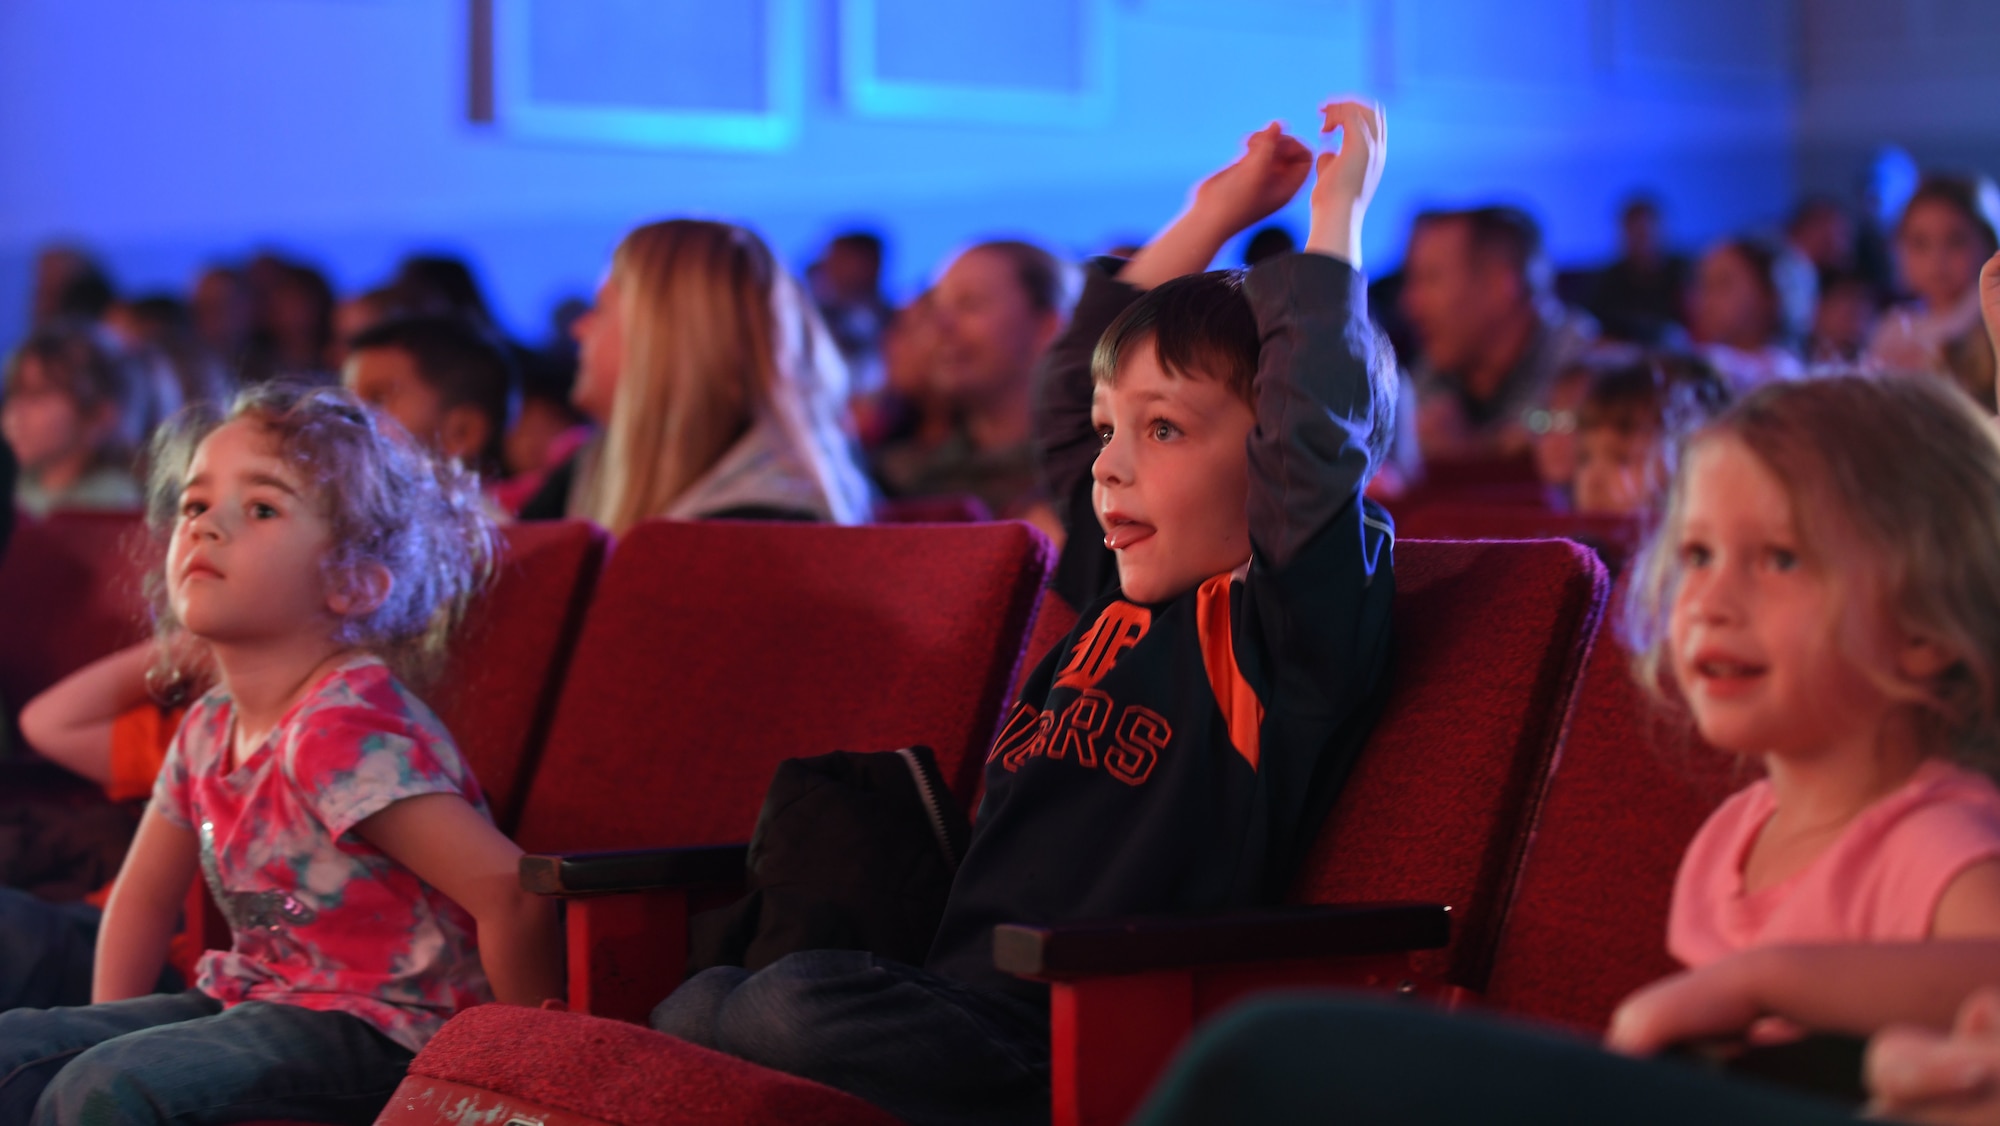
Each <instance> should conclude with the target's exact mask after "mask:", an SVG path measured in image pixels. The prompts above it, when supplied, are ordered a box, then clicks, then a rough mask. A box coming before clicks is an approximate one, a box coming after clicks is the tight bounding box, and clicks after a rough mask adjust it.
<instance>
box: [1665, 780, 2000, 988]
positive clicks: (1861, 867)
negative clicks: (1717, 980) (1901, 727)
mask: <svg viewBox="0 0 2000 1126" xmlns="http://www.w3.org/2000/svg"><path fill="white" fill-rule="evenodd" d="M1775 808H1776V803H1775V802H1774V801H1773V800H1772V796H1771V784H1770V782H1768V781H1763V782H1756V783H1753V784H1751V785H1750V786H1748V787H1745V788H1744V789H1743V790H1741V791H1739V792H1738V793H1736V794H1735V795H1734V796H1733V797H1731V798H1730V799H1729V800H1728V801H1725V802H1723V803H1722V806H1721V808H1719V809H1717V810H1716V811H1715V812H1714V813H1713V814H1710V815H1709V818H1708V821H1707V822H1705V823H1704V824H1703V825H1702V827H1701V831H1700V832H1698V833H1696V834H1695V837H1694V841H1693V842H1692V843H1690V844H1689V845H1688V850H1687V853H1686V855H1685V856H1683V857H1682V858H1681V868H1680V874H1679V876H1678V877H1677V878H1676V879H1675V881H1674V898H1673V905H1672V907H1671V908H1670V909H1669V910H1668V914H1667V950H1668V951H1669V952H1670V953H1672V954H1673V956H1674V957H1675V958H1678V959H1679V960H1680V961H1681V963H1682V964H1684V965H1687V966H1691V967H1700V966H1705V965H1707V964H1708V963H1710V962H1713V961H1716V960H1717V959H1720V958H1722V957H1724V956H1726V955H1729V954H1734V953H1736V952H1737V951H1739V950H1746V949H1749V948H1750V947H1753V946H1768V945H1775V944H1779V943H1819V942H1920V941H1922V940H1924V939H1926V938H1929V937H1930V934H1931V922H1932V920H1933V919H1934V918H1935V917H1936V915H1937V907H1938V901H1939V900H1941V899H1942V898H1944V893H1945V889H1946V888H1948V887H1950V886H1951V882H1952V880H1954V879H1956V878H1957V877H1958V875H1959V874H1960V873H1961V872H1964V871H1965V870H1966V869H1967V868H1969V867H1971V866H1972V865H1974V864H1977V863H1979V862H1981V861H1984V860H1991V859H1994V858H1996V857H2000V788H1996V787H1995V786H1994V784H1993V782H1992V781H1991V780H1990V779H1988V778H1987V777H1986V776H1984V775H1981V774H1975V773H1973V772H1972V771H1969V770H1966V769H1964V768H1963V767H1959V766H1954V765H1952V764H1950V763H1948V762H1945V761H1943V760H1942V759H1930V760H1927V761H1926V762H1925V763H1924V764H1923V765H1922V766H1919V767H1918V768H1917V771H1916V773H1915V774H1913V775H1911V776H1910V780H1909V781H1907V782H1905V783H1903V784H1902V785H1901V786H1899V787H1897V788H1896V789H1895V790H1893V791H1891V792H1890V793H1888V794H1885V795H1883V796H1882V797H1880V798H1877V799H1876V800H1875V801H1874V803H1873V804H1871V805H1869V806H1868V808H1866V809H1864V810H1862V811H1861V812H1860V813H1859V814H1857V815H1856V816H1855V818H1854V819H1853V820H1852V821H1850V822H1848V823H1847V826H1846V828H1844V829H1842V830H1841V832H1840V836H1839V837H1837V838H1835V839H1834V841H1833V842H1832V843H1831V844H1829V845H1827V847H1826V850H1825V851H1824V852H1822V853H1820V854H1819V855H1818V856H1817V857H1814V858H1813V860H1812V862H1811V863H1809V864H1807V865H1806V866H1805V867H1804V868H1801V869H1800V870H1799V871H1797V872H1795V873H1793V874H1792V875H1791V876H1790V877H1788V878H1786V879H1784V880H1782V881H1780V882H1778V883H1776V884H1773V885H1771V886H1770V887H1767V888H1761V889H1759V890H1758V891H1756V892H1754V893H1752V892H1746V891H1744V889H1743V862H1744V860H1745V859H1747V858H1748V857H1749V855H1750V849H1751V846H1753V845H1754V844H1756V843H1757V836H1758V834H1759V833H1761V832H1762V831H1763V828H1764V823H1765V822H1767V821H1769V820H1770V819H1771V814H1772V812H1773V810H1774V809H1775Z"/></svg>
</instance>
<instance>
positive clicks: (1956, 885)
mask: <svg viewBox="0 0 2000 1126" xmlns="http://www.w3.org/2000/svg"><path fill="white" fill-rule="evenodd" d="M1931 937H1932V938H1934V939H1935V938H1968V939H1969V938H2000V860H1985V861H1981V862H1980V863H1977V864H1974V865H1972V866H1971V867H1969V868H1967V869H1965V870H1964V871H1963V872H1960V873H1959V874H1958V875H1956V876H1953V877H1952V880H1951V883H1949V884H1946V885H1945V889H1944V894H1943V895H1941V896H1939V897H1938V905H1937V912H1936V914H1934V915H1933V916H1932V917H1931ZM1996 984H2000V982H1996Z"/></svg>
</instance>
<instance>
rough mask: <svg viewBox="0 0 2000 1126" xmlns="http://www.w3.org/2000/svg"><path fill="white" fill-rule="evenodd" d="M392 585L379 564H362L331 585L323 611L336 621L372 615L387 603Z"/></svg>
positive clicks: (384, 569) (394, 580)
mask: <svg viewBox="0 0 2000 1126" xmlns="http://www.w3.org/2000/svg"><path fill="white" fill-rule="evenodd" d="M395 585H396V576H395V575H393V574H391V573H390V571H389V568H387V567H384V566H383V565H381V564H380V563H375V562H372V561H371V562H367V563H362V564H360V565H358V566H356V567H354V568H353V569H352V570H349V571H348V572H347V573H346V574H344V575H342V576H340V578H339V579H338V580H337V581H336V582H335V583H334V587H333V590H332V592H330V593H329V594H328V595H327V596H326V608H327V609H329V610H331V611H333V613H334V615H335V616H336V617H342V618H346V617H351V616H353V615H356V614H372V613H374V612H375V611H376V610H378V609H380V608H381V606H382V604H383V603H384V602H387V601H388V600H389V591H390V590H391V589H393V588H394V587H395Z"/></svg>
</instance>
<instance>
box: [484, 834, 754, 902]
mask: <svg viewBox="0 0 2000 1126" xmlns="http://www.w3.org/2000/svg"><path fill="white" fill-rule="evenodd" d="M749 852H750V846H749V845H742V844H731V845H697V846H694V847H690V848H641V849H630V850H626V851H622V852H556V853H547V854H543V855H535V854H529V855H527V856H523V857H521V888H522V890H524V891H531V892H534V893H535V894H536V895H559V896H572V895H606V894H610V893H614V892H630V891H646V890H648V889H651V888H671V887H702V886H705V885H710V884H732V883H741V882H742V881H743V869H744V863H745V860H746V858H747V856H748V854H749Z"/></svg>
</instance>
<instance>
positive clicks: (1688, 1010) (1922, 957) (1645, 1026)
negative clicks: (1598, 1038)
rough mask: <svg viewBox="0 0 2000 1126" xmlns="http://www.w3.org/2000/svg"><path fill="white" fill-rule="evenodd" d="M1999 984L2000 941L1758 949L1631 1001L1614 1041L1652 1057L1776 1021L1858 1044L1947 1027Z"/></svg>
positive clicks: (1610, 1036)
mask: <svg viewBox="0 0 2000 1126" xmlns="http://www.w3.org/2000/svg"><path fill="white" fill-rule="evenodd" d="M1992 984H2000V940H1992V939H1986V940H1980V941H1964V942H1952V941H1937V940H1933V941H1929V942H1893V943H1890V942H1877V943H1854V944H1841V945H1821V946H1765V947H1757V948H1753V949H1750V950H1745V951H1743V952H1742V953H1739V954H1733V955H1730V956H1729V957H1727V958H1723V959H1721V960H1719V961H1716V962H1713V963H1711V964H1709V965H1706V966H1703V967H1702V968H1700V969H1698V970H1686V971H1683V972H1681V973H1678V974H1675V975H1673V976H1671V977H1667V978H1662V979H1661V980H1659V981H1656V982H1654V983H1653V984H1651V985H1648V986H1646V987H1645V988H1644V989H1641V990H1639V991H1638V992H1636V993H1634V994H1632V996H1630V997H1628V998H1626V999H1625V1002H1624V1003H1623V1004H1621V1005H1619V1006H1618V1011H1617V1012H1616V1013H1615V1014H1613V1016H1612V1018H1611V1027H1610V1030H1609V1031H1608V1032H1606V1034H1605V1043H1606V1045H1607V1046H1608V1047H1610V1048H1612V1049H1614V1050H1616V1051H1620V1052H1625V1053H1627V1054H1630V1055H1649V1054H1651V1053H1653V1052H1657V1051H1659V1050H1661V1049H1662V1048H1665V1047H1667V1046H1668V1045H1670V1044H1676V1043H1680V1042H1682V1041H1686V1040H1696V1039H1702V1038H1706V1037H1714V1036H1734V1035H1737V1034H1739V1033H1742V1032H1744V1031H1745V1030H1747V1029H1748V1028H1749V1027H1750V1026H1751V1025H1753V1024H1755V1023H1756V1022H1757V1021H1759V1020H1762V1019H1764V1018H1765V1017H1772V1016H1775V1017H1782V1018H1784V1019H1785V1020H1787V1021H1789V1022H1791V1023H1793V1024H1796V1025H1799V1026H1801V1027H1804V1028H1807V1029H1811V1030H1813V1031H1816V1032H1844V1033H1848V1034H1850V1035H1855V1036H1866V1035H1869V1034H1870V1033H1873V1032H1874V1031H1875V1030H1877V1029H1879V1028H1881V1027H1883V1026H1884V1025H1887V1024H1891V1023H1897V1022H1908V1023H1914V1024H1924V1025H1929V1026H1932V1027H1936V1028H1943V1027H1946V1026H1948V1025H1949V1024H1950V1023H1951V1019H1952V1012H1953V1010H1954V1009H1956V1008H1957V1007H1958V1005H1959V1003H1960V1002H1961V1001H1963V1000H1964V999H1965V998H1966V996H1967V995H1968V994H1970V993H1972V991H1973V990H1975V989H1978V988H1980V987H1981V986H1985V985H1992Z"/></svg>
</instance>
